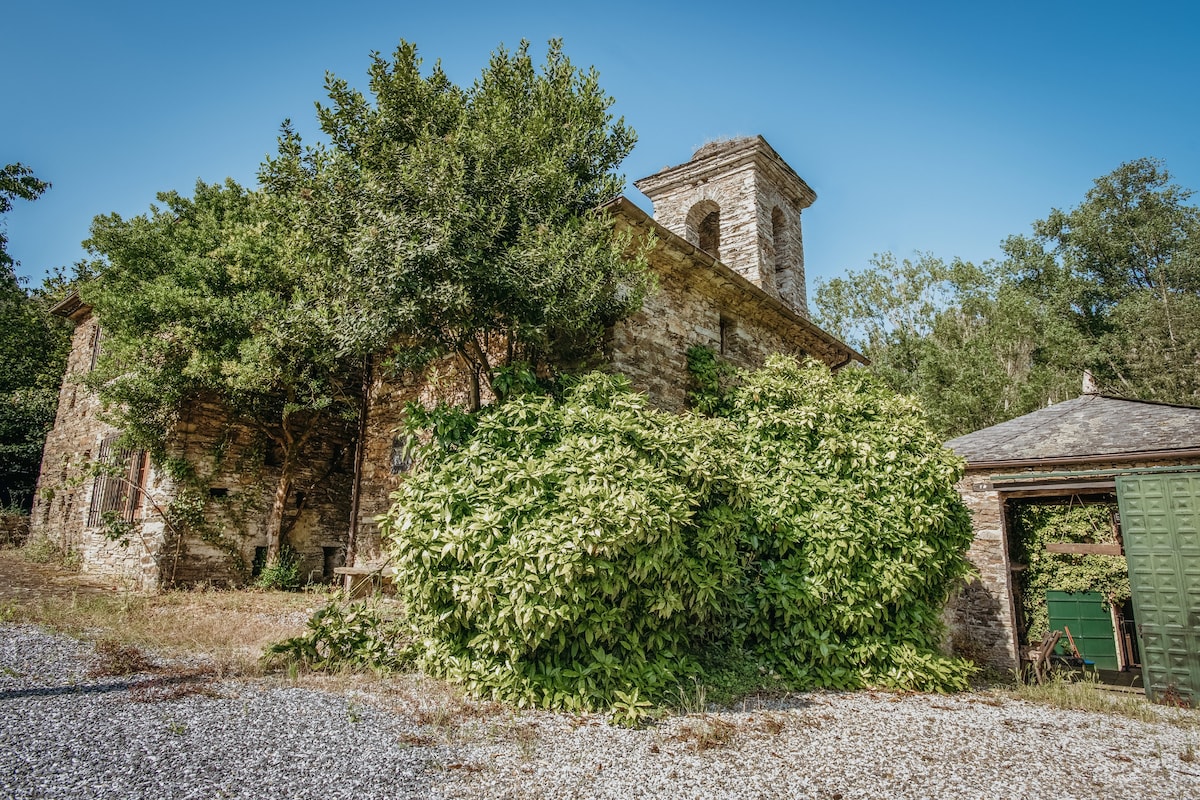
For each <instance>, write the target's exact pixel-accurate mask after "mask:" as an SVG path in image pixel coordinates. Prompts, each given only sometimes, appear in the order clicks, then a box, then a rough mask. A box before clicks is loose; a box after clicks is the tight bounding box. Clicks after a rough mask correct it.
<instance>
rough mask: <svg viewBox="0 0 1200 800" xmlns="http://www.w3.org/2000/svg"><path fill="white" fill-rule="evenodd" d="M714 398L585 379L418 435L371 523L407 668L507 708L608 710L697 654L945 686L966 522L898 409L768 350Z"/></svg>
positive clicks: (814, 673)
mask: <svg viewBox="0 0 1200 800" xmlns="http://www.w3.org/2000/svg"><path fill="white" fill-rule="evenodd" d="M728 408H729V410H728V412H727V414H726V415H725V416H723V417H713V418H708V417H702V416H697V415H682V416H681V415H676V414H668V413H665V412H660V411H657V410H654V409H651V408H649V407H648V406H647V405H646V400H645V398H644V397H643V396H641V395H637V394H634V393H632V392H631V391H630V390H629V389H628V386H627V384H626V383H625V382H624V380H623V379H621V378H619V377H613V376H607V375H595V374H594V375H589V376H586V377H585V378H583V379H581V380H580V381H578V382H577V383H576V384H575V385H574V386H573V387H571V388H569V389H567V390H566V391H565V393H564V396H563V399H562V400H561V401H555V400H553V399H551V398H546V397H533V396H525V397H521V398H518V399H515V400H512V401H510V402H508V403H505V404H503V405H502V406H499V407H491V408H489V409H486V410H485V411H484V412H483V413H481V414H479V415H478V416H477V418H476V419H477V421H476V426H475V428H474V430H473V431H472V432H471V433H470V435H469V437H468V438H466V439H465V440H460V441H458V442H457V443H456V444H455V446H454V447H449V448H437V447H433V448H430V449H429V451H428V455H427V457H426V460H425V462H424V467H423V469H422V470H419V471H418V472H416V473H415V474H414V475H412V476H411V477H410V478H409V480H407V481H406V482H405V483H404V485H403V486H402V487H401V488H400V489H399V491H398V492H397V493H396V494H395V495H394V496H393V499H394V501H395V505H394V506H393V508H392V510H391V512H389V514H388V515H387V517H386V518H385V519H384V520H383V527H384V536H385V539H386V541H387V542H388V547H389V550H390V552H391V555H392V558H393V563H394V564H395V565H396V569H397V576H396V583H397V591H398V592H399V593H400V595H401V597H402V599H403V601H404V603H405V606H406V608H407V609H408V610H409V613H410V615H411V622H412V625H413V631H414V642H415V644H414V652H415V654H416V659H417V663H418V664H419V665H420V666H422V667H423V668H424V669H426V670H428V671H430V672H431V673H434V674H437V675H442V676H447V677H451V678H453V679H455V680H458V681H460V682H462V683H463V684H465V685H466V687H467V688H468V690H470V691H472V692H473V693H476V694H480V695H490V696H494V697H497V698H499V699H503V700H506V701H510V702H514V703H517V704H520V705H544V706H553V707H559V708H568V709H576V708H591V707H612V706H614V705H615V706H616V707H618V708H621V709H626V710H627V711H629V712H630V713H634V706H632V705H630V703H631V701H630V699H629V698H631V697H635V695H632V694H630V692H631V691H633V690H636V692H637V693H638V694H636V698H640V699H642V700H646V699H656V700H663V699H666V698H668V697H669V696H670V695H671V693H672V692H673V691H674V690H675V687H676V686H678V685H679V684H680V683H681V682H686V681H688V680H690V679H691V678H692V677H694V676H699V675H702V674H703V670H704V668H703V666H702V664H701V660H700V659H701V657H702V656H703V654H705V653H711V652H715V651H721V652H733V653H744V654H749V656H750V657H751V658H753V660H754V662H755V663H756V665H758V666H760V667H761V668H762V670H763V673H769V672H772V671H774V672H778V673H779V674H781V675H782V676H783V677H784V679H785V680H786V682H787V684H788V685H790V686H793V687H812V686H829V687H840V688H850V687H857V686H864V685H876V684H878V685H889V686H897V687H905V688H929V689H946V688H961V687H963V686H964V685H965V678H966V676H967V674H968V673H969V667H967V666H966V665H965V664H963V663H962V662H959V661H955V660H950V659H946V658H943V657H941V656H939V655H937V654H936V648H937V645H938V642H939V636H940V627H939V618H940V612H941V606H942V603H943V602H944V600H945V597H946V595H947V593H948V590H949V588H950V586H951V584H952V583H953V581H954V580H955V579H957V578H958V577H959V576H961V575H962V574H963V573H964V572H965V570H966V562H965V561H964V559H963V552H964V550H965V547H966V545H967V543H968V542H969V541H970V526H969V523H968V521H967V518H966V512H965V510H964V509H963V507H962V505H961V503H960V502H959V500H958V496H957V494H956V492H955V491H954V489H953V483H954V480H955V477H956V476H957V474H958V470H959V465H958V463H957V462H956V461H955V460H954V459H953V457H951V456H950V455H949V454H947V453H946V452H945V451H943V450H942V449H941V448H940V446H939V445H938V443H937V441H936V439H935V438H934V436H933V435H932V433H931V432H930V431H929V430H928V429H927V427H926V426H925V425H924V422H923V420H922V418H921V416H920V414H919V412H917V411H916V409H915V407H914V406H913V405H912V404H911V403H910V402H908V401H905V400H902V399H898V398H896V397H895V396H894V395H893V394H891V393H890V392H888V391H887V390H885V389H882V388H881V387H880V386H879V385H878V384H877V383H875V382H874V381H872V380H871V379H870V378H869V376H867V375H865V374H862V373H860V372H854V371H846V372H843V373H840V374H839V375H837V376H833V375H830V374H829V372H828V371H827V370H826V369H825V368H823V367H821V366H819V365H807V366H803V367H802V366H800V365H797V364H796V363H794V362H789V361H788V360H786V359H780V360H776V361H774V362H772V363H771V364H770V365H769V366H768V367H767V368H766V369H764V370H762V371H760V372H758V373H753V374H749V375H745V376H743V377H742V381H741V385H740V386H739V387H738V388H737V389H735V390H733V392H732V393H731V396H730V402H729V406H728ZM735 660H736V659H735ZM618 692H621V693H623V694H618Z"/></svg>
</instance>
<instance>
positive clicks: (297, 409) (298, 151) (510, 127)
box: [83, 43, 647, 561]
mask: <svg viewBox="0 0 1200 800" xmlns="http://www.w3.org/2000/svg"><path fill="white" fill-rule="evenodd" d="M420 65H421V62H420V61H419V59H418V58H417V55H416V49H415V48H414V47H413V46H412V45H409V44H406V43H402V44H401V45H400V47H399V48H398V49H397V51H396V54H395V57H394V59H393V60H391V61H389V60H387V59H384V58H381V57H380V56H378V55H376V56H373V58H372V64H371V69H370V96H369V97H368V96H367V95H364V94H363V93H361V92H358V91H356V90H353V89H351V88H350V87H349V85H348V84H347V83H346V82H345V81H343V80H340V79H337V78H335V77H332V76H330V77H329V79H328V81H327V84H328V86H327V88H328V91H329V96H330V104H329V106H328V107H325V106H319V107H318V108H319V117H320V121H321V126H322V128H323V130H324V131H325V133H326V134H327V136H328V139H329V141H328V143H327V144H318V145H315V146H306V145H305V144H304V143H302V142H301V141H300V139H299V137H298V136H297V135H296V134H295V133H294V132H293V130H292V129H291V127H290V125H288V124H286V123H285V125H284V129H283V134H282V136H281V137H280V147H279V152H278V153H277V155H276V156H275V157H273V158H270V159H268V160H267V162H266V163H265V164H264V165H263V167H262V170H261V173H260V179H261V186H260V188H258V189H257V190H247V189H244V188H243V187H240V186H238V185H236V184H234V183H232V182H227V183H226V184H225V185H223V186H222V185H207V184H204V183H201V184H198V185H197V187H196V194H195V196H194V197H193V198H187V197H183V196H180V195H178V194H175V193H167V194H164V195H161V196H160V202H162V203H163V204H164V206H163V207H161V208H152V209H151V211H150V213H149V214H146V215H143V216H139V217H135V218H133V219H129V220H125V219H122V218H120V217H118V216H115V215H113V216H109V217H100V218H97V220H96V222H95V224H94V225H93V230H92V238H91V239H90V241H89V243H88V244H89V247H90V248H91V249H92V251H93V252H94V253H95V254H96V255H97V256H99V259H100V262H101V265H100V266H99V267H98V268H97V270H96V276H95V277H94V278H93V279H92V280H91V281H90V284H89V285H88V286H87V287H86V288H85V289H84V292H83V293H84V295H85V299H87V300H88V301H89V302H91V303H92V304H93V305H94V307H95V308H96V311H97V314H98V315H99V317H100V319H101V321H102V323H103V324H104V326H105V330H106V337H105V354H104V356H103V358H102V360H101V365H100V368H99V369H98V370H97V371H96V372H95V373H94V374H93V376H92V381H93V384H94V385H95V386H97V388H98V389H99V390H100V392H101V394H102V396H103V397H104V398H105V399H106V400H108V401H109V405H110V408H112V409H113V410H114V413H115V414H116V416H117V422H118V424H119V425H120V426H121V427H122V428H123V429H124V430H125V432H126V436H127V437H130V438H131V439H135V440H138V441H141V442H142V443H143V444H146V445H148V446H149V447H150V448H151V449H152V450H154V451H156V452H158V453H159V454H160V457H161V456H162V455H165V454H166V453H167V452H168V449H169V439H170V434H171V430H172V427H173V424H174V421H175V419H176V415H177V414H178V412H179V410H180V409H181V408H182V407H183V406H184V405H185V404H186V403H189V402H192V401H194V400H197V399H203V398H206V397H210V398H215V399H218V400H220V401H221V402H222V403H223V404H224V405H225V407H226V408H227V409H228V410H229V413H230V414H231V415H232V416H233V417H234V418H236V419H237V420H238V421H240V422H241V423H243V424H245V425H247V426H250V427H252V428H254V429H256V430H258V431H259V432H260V433H261V434H262V435H263V436H264V437H265V438H267V439H268V440H270V441H272V442H274V443H275V445H276V447H277V448H278V449H279V451H280V453H281V461H282V468H281V476H280V479H279V483H278V485H277V487H276V491H275V499H274V503H273V504H272V507H271V509H270V511H269V512H268V517H267V523H266V528H267V531H268V545H269V547H268V560H269V561H274V560H276V559H277V558H278V553H279V550H280V547H281V543H282V537H283V533H284V532H283V529H282V514H283V509H284V508H285V506H286V503H287V501H288V498H289V495H290V494H291V493H292V491H293V481H294V475H295V471H296V469H297V468H298V467H299V466H300V464H301V463H302V462H303V459H305V458H306V455H305V448H306V446H308V445H310V444H311V443H312V442H313V441H314V437H315V436H317V435H318V433H319V431H321V430H322V428H324V427H325V426H326V425H327V424H328V422H329V421H330V420H331V419H333V418H335V417H341V418H344V419H346V420H352V419H354V418H355V417H356V416H357V415H359V414H361V413H362V407H361V399H362V398H361V391H362V389H361V387H362V374H363V370H364V369H366V368H367V366H368V364H369V362H370V361H371V360H372V359H373V357H374V356H377V355H381V354H386V353H391V354H393V355H394V356H395V358H394V359H390V361H392V362H395V363H398V364H399V365H400V366H403V367H421V366H424V365H426V364H428V363H429V361H430V360H431V359H432V358H435V357H439V356H454V357H457V358H458V359H459V360H460V361H461V362H462V363H463V364H464V365H465V366H466V367H467V368H468V370H467V371H468V374H470V375H471V376H473V377H474V379H475V389H476V391H475V392H474V395H475V396H474V400H475V403H476V405H478V403H479V400H480V387H481V386H484V387H486V386H487V385H488V384H490V383H491V382H492V381H493V379H494V377H495V376H496V375H497V374H499V371H500V369H501V368H502V367H504V366H506V365H509V364H514V363H516V362H517V361H520V360H524V361H527V362H530V363H535V364H536V363H546V362H548V361H558V362H562V361H563V360H565V359H569V358H573V357H576V356H578V355H580V354H582V353H586V352H587V351H588V346H589V345H594V344H595V343H596V341H597V336H598V333H599V331H600V329H601V328H602V326H603V325H604V324H605V323H607V322H610V321H612V320H614V319H616V318H618V317H619V316H621V315H623V314H625V313H628V312H629V311H631V310H632V309H634V308H636V306H637V304H638V303H640V300H641V297H642V295H643V293H644V290H645V288H646V282H647V278H646V270H645V269H644V265H643V264H641V263H639V262H638V261H637V260H636V259H634V260H632V261H631V260H628V259H626V258H625V256H624V248H625V246H626V244H627V243H626V242H623V241H621V240H619V239H618V238H616V237H614V236H613V232H612V228H611V223H610V222H609V221H608V220H607V219H606V218H605V217H604V216H603V215H600V214H597V213H595V208H596V206H597V205H598V204H599V203H600V202H602V201H603V200H604V199H606V198H607V197H609V196H611V195H613V194H616V193H617V192H618V191H619V189H620V187H621V181H620V179H619V178H618V177H617V176H615V175H614V174H613V170H614V169H615V167H616V166H617V164H618V163H619V162H620V160H621V159H622V158H623V157H624V156H625V154H626V153H627V152H628V150H629V148H630V147H631V146H632V144H633V134H632V132H631V131H629V130H628V129H627V128H625V126H624V125H623V123H621V122H620V121H613V120H612V118H611V116H610V115H609V114H608V111H607V109H608V107H609V105H610V104H611V99H610V98H608V97H607V96H606V95H604V94H603V92H601V90H600V89H599V87H598V85H597V83H596V76H595V74H594V72H581V71H579V70H576V69H575V68H574V67H573V66H571V64H570V62H569V61H568V60H567V59H566V57H565V56H564V55H563V54H562V52H561V49H560V48H559V46H558V45H557V43H552V44H551V47H550V53H549V56H548V57H547V61H546V65H545V66H544V68H542V69H541V70H538V69H537V68H536V67H534V65H533V64H532V62H531V60H530V58H529V55H528V49H527V46H526V45H524V44H523V45H522V46H521V47H520V48H519V49H518V50H517V51H516V52H515V53H509V52H507V51H505V50H503V49H501V50H499V51H498V52H497V53H496V54H495V55H494V56H493V57H492V60H491V62H490V64H489V65H488V67H487V69H485V70H484V72H483V74H482V76H481V77H480V79H479V80H478V81H477V82H476V83H475V84H474V85H473V86H472V87H470V88H467V89H463V88H460V87H457V86H455V85H454V84H453V83H451V82H450V81H449V80H448V79H447V77H446V76H445V74H444V73H443V72H442V70H441V69H440V67H439V66H435V67H434V68H433V69H432V70H431V71H430V72H429V74H428V75H423V74H422V73H421V70H420ZM374 360H375V361H377V362H381V361H389V360H386V359H385V360H380V359H374ZM379 366H380V367H386V366H387V364H386V363H380V364H379Z"/></svg>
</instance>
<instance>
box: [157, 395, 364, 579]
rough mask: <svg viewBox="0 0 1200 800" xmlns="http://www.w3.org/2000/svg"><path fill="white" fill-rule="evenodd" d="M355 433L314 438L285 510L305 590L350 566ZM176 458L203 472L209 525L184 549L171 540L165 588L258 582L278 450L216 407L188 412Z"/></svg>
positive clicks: (333, 430) (331, 430)
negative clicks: (256, 571)
mask: <svg viewBox="0 0 1200 800" xmlns="http://www.w3.org/2000/svg"><path fill="white" fill-rule="evenodd" d="M351 440H352V432H351V431H350V430H349V427H348V426H347V425H345V424H344V423H331V424H330V425H329V426H328V427H326V428H325V429H323V430H322V432H321V434H320V435H318V436H315V437H313V439H311V440H310V442H309V444H308V445H307V446H306V448H305V449H304V451H302V453H301V460H300V463H299V465H298V467H297V468H296V471H295V474H294V478H293V484H292V492H291V494H290V496H289V498H288V504H287V507H286V508H285V510H284V516H283V529H284V532H285V535H284V542H285V544H286V545H287V546H289V547H291V548H292V550H293V551H294V552H295V554H296V555H297V556H298V557H299V576H300V579H301V580H302V581H305V582H310V581H311V582H320V581H322V580H333V578H334V576H333V574H332V570H333V569H334V568H336V567H339V566H341V565H342V564H343V563H345V549H346V538H347V535H348V533H349V529H350V487H351V483H352V480H353V473H352V470H353V457H354V450H353V445H352V444H351ZM173 450H174V451H175V453H176V454H177V455H181V456H183V457H184V458H185V459H186V460H187V461H188V463H189V464H190V465H191V467H192V469H193V470H194V471H195V475H196V483H197V484H198V488H199V490H200V492H201V494H202V498H201V499H202V501H203V502H204V517H205V521H206V523H207V524H206V525H205V526H204V528H203V530H189V531H188V532H187V533H186V535H185V536H184V537H183V539H182V541H179V540H177V539H176V538H174V537H168V542H167V552H166V553H164V557H163V571H164V574H163V583H164V584H165V585H176V584H183V585H189V584H197V583H215V584H230V585H238V584H242V583H245V582H246V581H247V580H249V579H250V578H251V577H252V571H253V570H252V568H253V566H254V564H255V561H256V558H257V559H258V560H259V561H261V556H262V554H263V553H264V552H265V549H266V546H267V540H266V530H265V524H266V516H267V513H268V511H269V509H270V506H271V502H272V499H273V497H274V493H275V488H276V485H277V483H278V481H279V477H280V467H279V464H278V460H277V459H276V458H274V457H273V456H274V449H273V448H272V447H271V445H270V444H269V443H268V442H267V441H266V440H265V438H264V437H262V436H261V435H260V434H258V433H256V432H255V431H252V430H250V429H249V428H246V427H245V426H240V425H234V424H231V423H230V422H229V417H228V414H226V413H225V411H224V409H223V408H222V406H221V405H220V404H219V403H217V402H215V401H211V400H210V401H207V402H195V403H192V404H191V405H189V406H188V408H187V409H186V410H185V412H184V414H183V415H182V417H181V418H180V421H179V423H178V424H177V426H176V441H175V443H174V446H173Z"/></svg>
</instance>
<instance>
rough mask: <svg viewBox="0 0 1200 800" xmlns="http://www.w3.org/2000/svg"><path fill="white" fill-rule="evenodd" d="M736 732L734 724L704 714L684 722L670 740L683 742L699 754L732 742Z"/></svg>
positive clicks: (736, 728) (736, 727)
mask: <svg viewBox="0 0 1200 800" xmlns="http://www.w3.org/2000/svg"><path fill="white" fill-rule="evenodd" d="M737 732H738V726H737V725H735V724H734V723H732V722H729V721H728V720H725V719H722V718H721V717H716V716H710V715H708V714H705V715H702V716H700V717H689V718H688V719H686V720H684V722H683V724H681V725H680V726H679V730H678V731H676V732H675V735H673V736H672V737H671V739H673V740H674V741H677V742H685V743H686V744H687V745H688V746H689V747H691V749H692V750H695V751H696V752H697V753H701V752H703V751H705V750H711V749H713V748H716V747H724V746H725V745H727V744H729V743H730V742H731V741H732V740H733V737H734V736H735V735H736V734H737Z"/></svg>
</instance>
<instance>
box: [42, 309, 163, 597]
mask: <svg viewBox="0 0 1200 800" xmlns="http://www.w3.org/2000/svg"><path fill="white" fill-rule="evenodd" d="M73 319H74V321H75V323H76V327H75V333H74V335H73V338H72V340H71V352H70V354H69V355H68V357H67V377H66V379H65V380H64V381H63V385H62V389H61V390H60V392H59V398H58V413H57V416H56V418H55V422H54V428H53V429H52V430H51V431H50V433H49V435H48V436H47V437H46V445H45V448H44V449H43V451H42V467H41V472H40V475H39V477H38V488H37V493H36V495H35V497H34V504H33V509H32V512H31V514H30V536H31V537H34V538H45V539H48V540H50V541H51V542H53V543H54V544H55V545H56V546H57V547H58V548H59V549H60V550H62V551H63V552H64V553H66V552H71V553H74V554H77V555H78V556H79V558H80V563H81V565H82V568H83V569H84V570H85V571H86V572H88V573H89V574H91V575H94V576H96V577H98V578H101V579H105V580H110V581H113V582H114V583H117V584H121V585H125V586H130V587H132V588H137V589H144V588H151V587H153V586H155V585H157V582H158V572H157V555H158V553H159V552H160V550H161V547H162V538H161V534H162V531H161V526H160V525H149V526H143V529H142V530H140V531H139V535H138V536H135V537H133V538H131V539H130V541H129V543H128V544H125V545H122V544H119V543H117V542H113V541H111V540H109V539H108V538H106V537H105V536H104V535H103V534H102V533H101V532H100V530H99V529H96V528H89V527H88V526H87V521H88V511H89V509H90V508H91V503H92V493H93V490H94V488H95V485H96V481H95V479H94V478H91V477H88V475H87V471H88V469H89V467H90V465H91V462H92V459H93V458H94V456H95V454H96V453H97V452H98V450H99V447H100V443H101V442H102V441H103V440H104V439H105V438H106V437H109V436H111V435H113V434H115V433H116V430H115V429H114V428H113V427H112V426H111V425H109V424H108V423H106V422H104V421H103V420H102V419H100V401H99V399H98V398H97V397H96V396H95V395H93V394H92V393H91V392H89V391H88V390H87V389H86V388H85V387H83V386H81V385H80V384H79V382H78V381H79V378H80V376H82V375H85V374H87V372H89V371H90V370H91V368H92V361H93V356H94V353H95V351H96V348H97V343H98V341H99V323H98V322H97V321H96V319H95V317H92V316H91V315H89V314H87V313H86V312H81V313H79V314H78V315H77V316H75V317H73ZM146 486H147V490H148V491H149V492H151V493H155V494H157V495H160V496H161V495H162V494H163V490H164V488H165V487H164V486H163V485H162V481H161V479H160V476H159V475H158V474H157V472H156V471H155V470H151V471H150V473H149V474H148V475H147V476H146ZM146 507H147V506H146V504H145V503H143V504H142V505H141V507H140V508H139V509H138V512H137V513H138V516H139V517H141V516H144V515H145V513H146Z"/></svg>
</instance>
